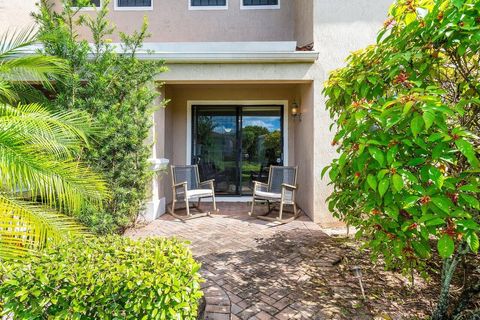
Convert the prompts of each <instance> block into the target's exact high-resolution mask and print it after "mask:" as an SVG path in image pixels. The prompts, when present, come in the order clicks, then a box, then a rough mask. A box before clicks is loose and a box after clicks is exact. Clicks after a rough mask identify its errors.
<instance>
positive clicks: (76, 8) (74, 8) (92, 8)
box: [70, 0, 103, 11]
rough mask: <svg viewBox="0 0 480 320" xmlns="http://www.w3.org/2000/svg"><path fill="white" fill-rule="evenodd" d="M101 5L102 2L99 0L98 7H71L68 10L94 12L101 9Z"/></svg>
mask: <svg viewBox="0 0 480 320" xmlns="http://www.w3.org/2000/svg"><path fill="white" fill-rule="evenodd" d="M102 5H103V0H100V5H99V6H88V7H81V8H80V7H75V6H71V7H70V8H71V9H73V10H80V11H95V10H97V9H98V8H101V7H102Z"/></svg>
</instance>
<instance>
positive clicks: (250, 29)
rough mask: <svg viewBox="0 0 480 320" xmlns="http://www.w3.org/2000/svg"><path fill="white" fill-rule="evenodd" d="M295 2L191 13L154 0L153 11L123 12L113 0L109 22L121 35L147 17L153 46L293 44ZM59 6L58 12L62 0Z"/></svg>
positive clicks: (182, 2)
mask: <svg viewBox="0 0 480 320" xmlns="http://www.w3.org/2000/svg"><path fill="white" fill-rule="evenodd" d="M295 1H296V0H283V1H281V6H280V9H268V10H265V9H263V10H241V9H240V0H228V10H189V8H188V0H153V10H150V11H148V10H145V11H119V10H115V9H114V3H113V2H114V0H112V1H111V3H110V4H109V8H110V16H109V18H110V19H111V21H112V22H113V23H114V24H115V25H116V26H117V27H118V30H119V31H122V32H127V33H131V32H133V31H135V30H138V29H139V28H140V26H141V24H142V21H143V17H144V16H146V17H147V18H148V20H149V31H150V32H151V33H152V37H151V38H150V39H149V40H148V41H149V42H177V41H178V42H182V41H184V42H201V41H282V40H286V41H292V40H294V30H295V26H294V23H295ZM55 3H56V6H57V8H58V6H59V3H60V0H55ZM86 13H88V14H91V13H89V12H88V11H86ZM112 39H113V41H115V42H116V41H118V40H119V39H118V35H113V37H112Z"/></svg>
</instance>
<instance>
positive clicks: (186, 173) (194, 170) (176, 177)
mask: <svg viewBox="0 0 480 320" xmlns="http://www.w3.org/2000/svg"><path fill="white" fill-rule="evenodd" d="M172 182H173V184H177V183H181V182H187V189H188V190H194V189H198V184H199V183H200V177H199V176H198V166H197V165H191V166H172Z"/></svg>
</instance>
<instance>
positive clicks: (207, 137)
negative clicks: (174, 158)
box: [192, 106, 283, 195]
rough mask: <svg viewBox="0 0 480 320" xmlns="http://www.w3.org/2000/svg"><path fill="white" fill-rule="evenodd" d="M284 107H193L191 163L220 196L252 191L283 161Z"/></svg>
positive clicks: (245, 193) (246, 193)
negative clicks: (213, 183) (272, 167)
mask: <svg viewBox="0 0 480 320" xmlns="http://www.w3.org/2000/svg"><path fill="white" fill-rule="evenodd" d="M282 109H283V107H282V106H193V109H192V115H193V118H192V120H193V121H192V122H193V123H192V124H193V127H192V129H193V130H192V162H193V163H194V164H198V166H199V171H200V176H201V178H202V180H208V179H215V191H216V193H217V194H219V195H249V194H252V187H253V182H252V181H253V180H257V181H266V180H267V178H268V168H269V166H270V165H282V164H283V125H282V124H283V112H282Z"/></svg>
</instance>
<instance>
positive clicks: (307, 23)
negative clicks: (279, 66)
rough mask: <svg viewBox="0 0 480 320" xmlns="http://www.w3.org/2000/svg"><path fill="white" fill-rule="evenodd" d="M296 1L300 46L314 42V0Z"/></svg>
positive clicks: (296, 19)
mask: <svg viewBox="0 0 480 320" xmlns="http://www.w3.org/2000/svg"><path fill="white" fill-rule="evenodd" d="M294 1H295V33H294V37H295V40H296V41H297V45H298V46H299V47H301V46H304V45H307V44H310V43H312V42H313V0H294Z"/></svg>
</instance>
